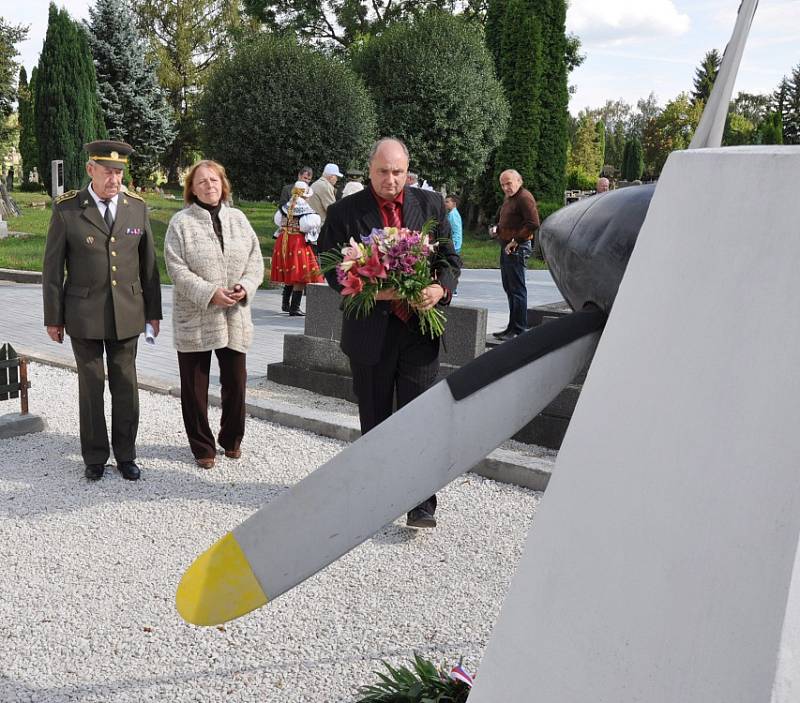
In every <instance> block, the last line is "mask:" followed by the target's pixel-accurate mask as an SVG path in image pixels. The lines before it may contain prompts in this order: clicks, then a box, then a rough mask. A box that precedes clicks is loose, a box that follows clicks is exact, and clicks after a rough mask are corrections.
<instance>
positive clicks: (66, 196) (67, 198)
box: [55, 190, 78, 203]
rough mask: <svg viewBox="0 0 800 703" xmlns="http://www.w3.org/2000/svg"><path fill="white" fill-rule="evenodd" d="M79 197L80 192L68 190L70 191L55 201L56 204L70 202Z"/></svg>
mask: <svg viewBox="0 0 800 703" xmlns="http://www.w3.org/2000/svg"><path fill="white" fill-rule="evenodd" d="M77 195H78V191H77V190H68V191H67V192H66V193H64V194H63V195H59V196H58V197H57V198H56V199H55V202H56V203H63V202H64V201H65V200H69V199H70V198H74V197H76V196H77Z"/></svg>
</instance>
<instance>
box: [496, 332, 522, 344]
mask: <svg viewBox="0 0 800 703" xmlns="http://www.w3.org/2000/svg"><path fill="white" fill-rule="evenodd" d="M514 337H519V335H518V334H517V333H516V332H506V333H505V334H504V335H502V336H501V337H498V339H499V340H500V341H501V342H507V341H508V340H509V339H514Z"/></svg>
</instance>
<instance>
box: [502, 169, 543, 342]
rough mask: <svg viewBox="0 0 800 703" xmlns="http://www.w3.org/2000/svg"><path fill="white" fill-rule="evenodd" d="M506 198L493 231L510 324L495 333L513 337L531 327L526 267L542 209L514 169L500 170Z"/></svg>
mask: <svg viewBox="0 0 800 703" xmlns="http://www.w3.org/2000/svg"><path fill="white" fill-rule="evenodd" d="M500 188H501V189H502V190H503V193H504V194H505V196H506V197H505V200H504V201H503V205H502V206H501V208H500V216H499V221H498V223H497V225H496V226H495V227H492V230H491V234H492V236H493V237H496V238H497V240H498V241H499V242H500V277H501V280H502V282H503V290H504V291H505V293H506V297H507V298H508V325H507V326H506V328H505V329H504V330H502V331H500V332H495V333H494V335H493V336H494V337H495V338H496V339H499V340H501V341H506V340H509V339H513V338H514V337H516V336H517V335H520V334H522V333H523V332H525V330H527V329H528V288H527V286H526V284H525V270H526V268H527V262H528V259H529V258H530V255H531V252H532V244H533V237H534V234H535V233H536V230H537V229H538V228H539V209H538V208H537V206H536V200H535V199H534V197H533V195H531V193H530V192H529V191H527V190H526V189H525V188H523V187H522V176H520V174H519V172H518V171H515V170H514V169H508V170H507V171H503V172H502V173H501V174H500Z"/></svg>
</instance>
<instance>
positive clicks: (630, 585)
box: [470, 147, 800, 703]
mask: <svg viewBox="0 0 800 703" xmlns="http://www.w3.org/2000/svg"><path fill="white" fill-rule="evenodd" d="M798 175H800V147H750V148H747V147H740V148H734V149H702V150H696V151H685V152H678V153H675V154H673V155H672V156H670V158H669V160H668V162H667V165H666V167H665V169H664V171H663V173H662V177H661V179H660V181H659V184H658V188H657V189H656V193H655V196H654V198H653V201H652V203H651V205H650V209H649V212H648V214H647V219H646V220H645V223H644V226H643V227H642V230H641V232H640V234H639V238H638V241H637V243H636V248H635V249H634V252H633V256H632V257H631V260H630V263H629V265H628V269H627V271H626V274H625V277H624V279H623V281H622V285H621V286H620V289H619V293H618V295H617V298H616V301H615V303H614V307H613V310H612V311H611V315H610V317H609V320H608V323H607V324H606V328H605V331H604V332H603V336H602V337H601V340H600V343H599V345H598V348H597V351H596V353H595V357H594V361H593V362H592V366H591V368H590V370H589V373H588V376H587V379H586V382H585V384H584V387H583V391H582V393H581V398H580V401H579V403H578V406H577V409H576V411H575V413H574V415H573V418H572V422H571V423H570V427H569V430H568V432H567V436H566V437H565V440H564V443H563V445H562V447H561V451H560V452H559V456H558V460H557V462H556V467H555V470H554V473H553V477H552V478H551V480H550V483H549V485H548V488H547V495H546V496H545V499H544V500H543V501H542V505H541V507H540V509H539V512H538V513H537V517H536V521H535V524H534V526H533V528H532V530H531V533H530V536H529V540H528V544H527V548H526V553H525V555H524V557H523V559H522V561H521V563H520V566H519V568H518V570H517V574H516V576H515V577H514V581H513V584H512V587H511V589H510V592H509V594H508V597H507V599H506V602H505V605H504V606H503V612H502V614H501V617H500V619H499V621H498V623H497V625H496V627H495V630H494V632H493V633H492V641H491V642H490V644H489V647H488V649H487V651H486V654H485V656H484V659H483V661H482V663H481V666H480V669H479V672H478V676H477V678H476V685H475V688H474V689H473V691H472V693H471V694H470V703H489V702H491V703H497V701H503V703H511V702H516V701H518V702H519V703H523V702H526V703H527V702H528V701H536V703H587V702H588V701H592V703H624V702H632V701H642V702H644V703H769V702H770V701H773V702H774V703H778V702H780V703H790V702H792V701H794V703H796V702H797V701H800V688H798V685H800V681H798V680H797V675H798V668H799V667H800V658H798V653H800V652H799V651H798V648H797V645H798V630H799V628H800V617H798V616H799V615H800V613H798V610H800V584H795V587H794V589H792V588H791V587H790V586H791V584H792V578H793V570H794V567H795V562H796V559H797V548H798V538H799V537H800V469H799V468H798V457H800V431H798V428H800V373H798V368H797V353H798V352H797V350H798V349H800V316H798V315H797V314H796V313H795V312H794V310H793V306H792V305H791V302H790V301H791V299H792V297H793V293H794V291H795V290H796V289H797V285H798V283H797V268H798V262H800V225H798V223H800V199H798V198H797V196H796V195H795V194H794V191H795V190H796V185H797V177H798ZM787 303H788V305H787ZM612 399H613V400H612ZM795 578H796V579H800V575H798V576H796V577H795ZM773 691H774V697H773Z"/></svg>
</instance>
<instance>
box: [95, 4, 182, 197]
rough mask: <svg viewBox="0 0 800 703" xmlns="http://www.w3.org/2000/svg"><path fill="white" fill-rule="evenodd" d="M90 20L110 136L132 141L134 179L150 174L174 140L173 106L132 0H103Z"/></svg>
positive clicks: (136, 180) (132, 172) (141, 178)
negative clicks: (150, 57)
mask: <svg viewBox="0 0 800 703" xmlns="http://www.w3.org/2000/svg"><path fill="white" fill-rule="evenodd" d="M89 17H90V20H89V22H88V23H87V30H88V38H89V44H90V45H91V48H92V56H93V58H94V67H95V71H96V73H97V87H98V91H99V95H100V106H101V108H102V111H103V119H104V122H105V126H106V129H107V131H108V135H109V138H111V139H118V140H120V141H124V142H127V143H128V144H130V145H131V146H132V147H133V148H134V149H135V150H136V153H135V154H134V156H133V157H131V160H130V173H131V176H132V177H133V180H134V183H136V184H139V183H141V182H142V181H145V180H147V178H149V177H150V175H151V174H152V172H153V171H154V170H155V168H156V167H157V165H158V159H159V157H160V156H161V154H163V152H164V151H165V150H166V148H167V146H169V144H170V143H171V142H172V139H173V138H174V136H175V128H174V124H173V120H172V115H171V110H170V108H169V105H168V104H167V101H166V98H165V95H164V92H163V90H162V89H161V87H160V86H159V84H158V80H157V79H156V74H155V67H154V66H152V65H148V64H147V62H146V60H145V56H146V51H147V48H146V45H145V40H144V38H143V37H142V36H141V33H140V32H139V30H138V29H137V27H136V25H135V20H134V15H133V12H132V10H131V7H130V5H129V3H128V1H127V0H97V3H96V4H95V6H94V7H90V8H89Z"/></svg>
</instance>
